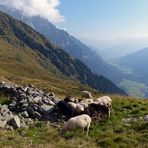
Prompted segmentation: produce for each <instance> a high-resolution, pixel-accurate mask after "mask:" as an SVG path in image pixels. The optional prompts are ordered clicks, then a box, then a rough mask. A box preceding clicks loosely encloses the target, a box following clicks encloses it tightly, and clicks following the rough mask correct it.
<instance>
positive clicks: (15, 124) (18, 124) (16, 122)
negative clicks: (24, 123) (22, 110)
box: [10, 115, 21, 129]
mask: <svg viewBox="0 0 148 148" xmlns="http://www.w3.org/2000/svg"><path fill="white" fill-rule="evenodd" d="M10 125H12V126H13V128H14V129H17V128H20V127H21V122H20V118H19V117H18V116H17V115H16V116H14V117H13V118H12V119H11V120H10Z"/></svg>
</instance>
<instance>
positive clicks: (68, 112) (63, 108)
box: [57, 101, 73, 117]
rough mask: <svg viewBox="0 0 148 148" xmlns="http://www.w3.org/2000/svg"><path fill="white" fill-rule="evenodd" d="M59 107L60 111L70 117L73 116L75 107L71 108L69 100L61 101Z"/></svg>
mask: <svg viewBox="0 0 148 148" xmlns="http://www.w3.org/2000/svg"><path fill="white" fill-rule="evenodd" d="M57 108H58V111H59V112H60V114H62V115H65V116H68V117H72V114H73V109H72V108H70V105H68V103H67V102H65V101H60V102H59V103H58V104H57Z"/></svg>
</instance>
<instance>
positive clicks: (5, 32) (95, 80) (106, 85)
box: [0, 12, 125, 95]
mask: <svg viewBox="0 0 148 148" xmlns="http://www.w3.org/2000/svg"><path fill="white" fill-rule="evenodd" d="M0 18H1V19H0V38H1V42H2V44H1V46H2V48H0V50H1V52H2V56H1V59H2V62H1V65H3V63H5V62H6V60H5V58H4V57H3V55H5V56H8V59H9V60H10V62H9V61H8V66H7V65H6V66H5V67H3V66H2V67H3V71H7V72H8V71H9V72H11V71H12V72H13V71H15V73H17V71H19V72H20V70H19V69H21V70H24V75H25V77H26V78H27V75H26V74H25V72H26V73H29V72H30V73H29V74H30V75H31V76H32V77H35V75H36V74H35V73H37V75H39V76H41V75H42V74H44V71H47V76H48V75H50V74H48V72H49V71H50V72H52V73H53V75H55V73H59V74H60V75H61V74H63V75H66V76H67V77H70V78H72V79H77V80H79V81H80V82H81V83H83V84H86V85H88V86H90V87H92V88H94V89H97V90H99V91H101V92H103V93H113V94H123V95H125V93H124V92H123V91H122V90H120V89H119V88H118V87H116V86H115V85H114V84H113V83H112V82H111V81H109V80H108V79H106V78H105V77H103V76H97V75H94V74H93V73H92V72H91V70H90V69H89V68H87V66H85V65H84V64H83V63H82V62H80V61H79V60H77V59H74V58H72V57H70V56H69V55H68V54H67V53H66V52H64V51H63V50H61V49H60V48H59V47H57V46H56V45H54V44H52V43H51V42H50V41H49V40H47V39H46V38H45V37H44V36H42V35H41V34H39V33H38V32H36V31H35V30H33V29H32V28H31V27H29V26H27V25H26V24H24V23H22V22H21V21H18V20H15V19H13V18H11V17H9V16H8V15H6V14H4V13H2V12H0ZM3 44H4V45H3ZM7 44H8V46H10V48H12V49H13V50H15V51H13V50H12V51H11V50H10V51H11V52H10V51H9V50H8V49H7ZM3 46H4V48H6V50H5V51H4V49H3ZM20 48H22V49H24V50H25V49H26V48H27V49H28V48H29V50H30V52H27V51H26V54H25V56H26V57H25V56H24V57H23V55H22V53H21V52H22V51H20ZM18 49H19V52H18ZM27 49H26V50H27ZM3 52H4V54H3ZM5 52H6V53H5ZM32 52H33V53H32ZM12 53H16V54H15V55H13V54H12ZM33 54H35V55H34V60H35V62H34V61H32V60H33V59H32V57H30V56H33ZM28 55H29V57H27V56H28ZM13 56H14V57H13ZM36 56H37V58H36ZM22 57H23V58H22ZM24 58H26V59H24ZM27 58H28V59H27ZM11 59H13V61H14V62H15V60H16V61H17V62H19V64H20V63H24V65H25V67H23V66H24V65H22V66H21V65H19V66H20V67H17V66H16V64H13V65H14V66H13V67H12V66H10V65H9V64H12V63H11V62H12V60H11ZM14 59H15V60H14ZM29 59H30V61H29ZM21 60H22V61H21ZM26 62H27V63H28V65H29V66H31V64H33V63H35V65H36V67H37V68H38V70H37V71H36V72H34V71H35V70H34V65H32V67H31V68H30V69H31V70H30V71H29V70H27V69H28V68H26V65H27V64H25V63H26ZM6 64H7V63H6ZM38 64H39V66H38ZM9 66H10V67H9ZM15 68H16V69H17V71H16V70H15ZM39 68H40V69H43V70H44V71H43V72H42V71H40V73H38V71H39ZM55 69H56V70H55ZM1 76H4V75H1Z"/></svg>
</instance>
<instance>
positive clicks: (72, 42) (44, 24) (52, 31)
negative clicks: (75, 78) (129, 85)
mask: <svg viewBox="0 0 148 148" xmlns="http://www.w3.org/2000/svg"><path fill="white" fill-rule="evenodd" d="M0 9H1V10H3V11H4V12H6V13H8V14H9V15H11V16H13V17H16V18H17V19H19V20H21V21H23V22H25V23H26V24H28V25H29V26H31V27H32V28H34V29H35V30H36V31H38V32H39V33H41V34H43V35H44V36H45V37H46V38H48V39H50V40H51V41H53V42H54V43H55V44H57V45H58V46H59V47H61V48H62V49H63V50H64V51H66V52H67V53H68V54H69V55H71V56H73V57H75V58H77V59H79V60H80V61H82V62H83V63H85V64H86V65H87V66H88V67H89V68H90V69H91V70H92V72H94V73H96V74H98V75H103V76H105V77H107V78H109V79H110V80H111V81H113V82H114V83H118V82H119V81H120V79H121V73H120V71H119V70H118V69H117V68H115V67H114V66H111V65H110V64H108V63H107V62H105V61H104V60H103V59H102V58H101V56H99V55H98V53H97V52H95V51H93V50H92V49H91V48H89V47H88V46H86V45H85V44H83V43H82V42H81V41H80V40H78V39H76V38H75V37H73V36H71V35H70V34H68V33H67V32H66V31H64V30H60V29H58V28H57V27H55V26H54V25H53V24H52V23H50V22H49V21H48V20H46V19H44V18H41V17H40V16H35V17H27V16H24V15H23V14H22V13H21V12H20V11H17V10H15V9H9V8H7V7H4V6H0Z"/></svg>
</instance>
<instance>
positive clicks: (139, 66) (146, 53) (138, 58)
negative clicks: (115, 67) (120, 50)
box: [120, 48, 148, 82]
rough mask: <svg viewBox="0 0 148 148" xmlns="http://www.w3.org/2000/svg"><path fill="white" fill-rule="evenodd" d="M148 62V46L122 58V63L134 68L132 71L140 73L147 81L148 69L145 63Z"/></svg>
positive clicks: (139, 75)
mask: <svg viewBox="0 0 148 148" xmlns="http://www.w3.org/2000/svg"><path fill="white" fill-rule="evenodd" d="M147 62H148V48H144V49H141V50H139V51H137V52H134V53H132V54H128V55H127V56H124V57H122V58H121V59H120V64H122V65H125V66H127V67H129V68H130V69H132V71H133V72H134V73H135V74H136V75H138V77H139V78H141V79H143V80H144V82H145V81H146V79H144V78H146V77H147V75H148V70H147V68H146V67H145V63H147Z"/></svg>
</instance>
